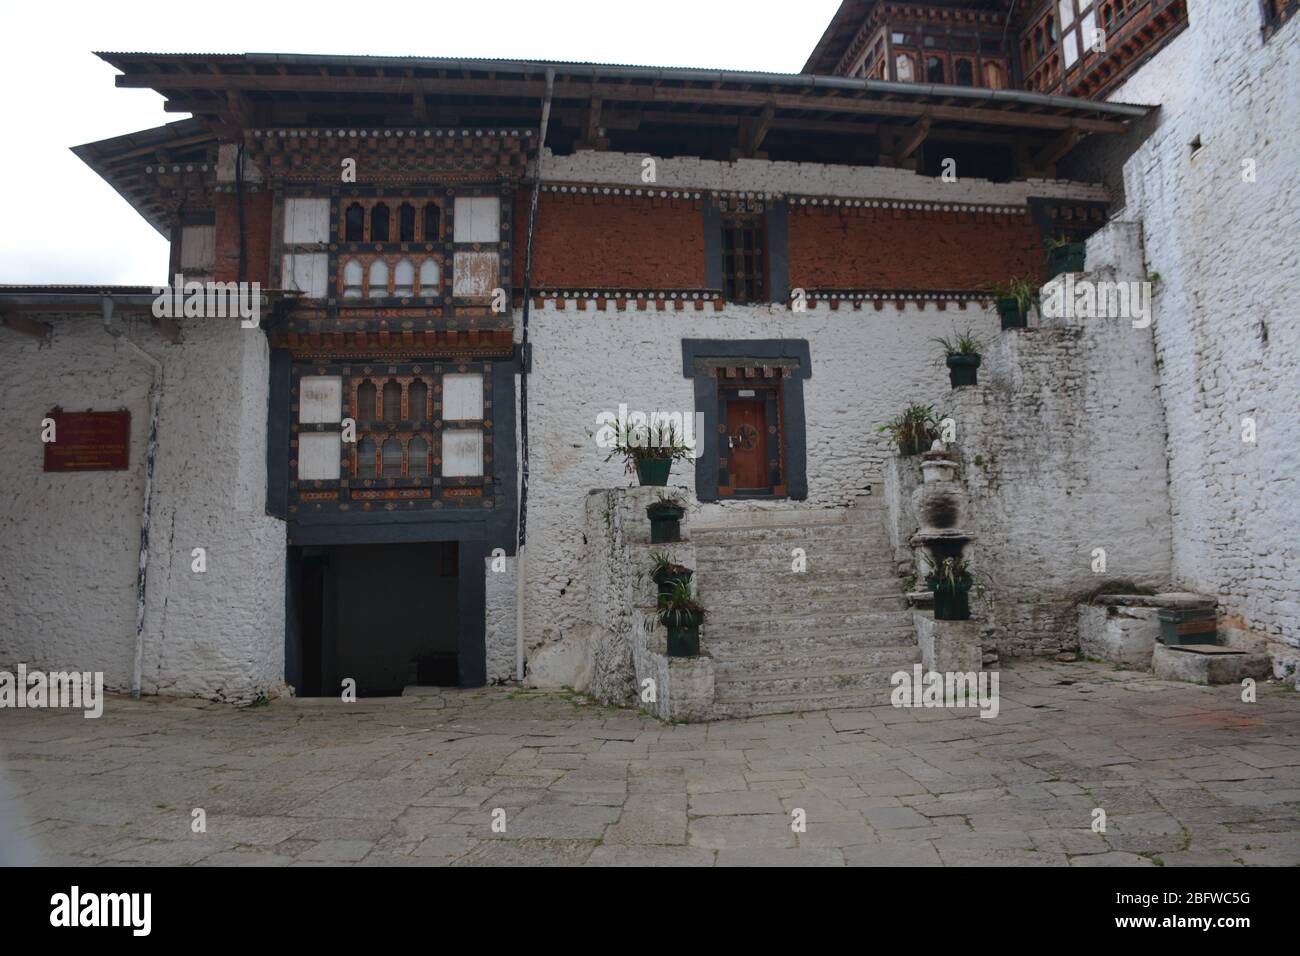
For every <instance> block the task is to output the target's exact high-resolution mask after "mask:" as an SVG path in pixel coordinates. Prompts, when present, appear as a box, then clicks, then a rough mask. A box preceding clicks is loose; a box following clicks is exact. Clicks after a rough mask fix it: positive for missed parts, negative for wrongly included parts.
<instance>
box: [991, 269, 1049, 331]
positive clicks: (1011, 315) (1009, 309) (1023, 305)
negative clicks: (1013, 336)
mask: <svg viewBox="0 0 1300 956" xmlns="http://www.w3.org/2000/svg"><path fill="white" fill-rule="evenodd" d="M988 290H989V292H990V293H992V295H993V297H994V298H995V299H996V300H997V307H998V316H999V317H1000V318H1001V319H1002V328H1004V329H1023V328H1027V327H1028V326H1029V310H1030V309H1032V308H1034V307H1035V306H1037V305H1038V285H1037V284H1036V283H1035V282H1034V281H1033V280H1032V279H1025V278H1014V279H1008V280H1007V281H1006V282H993V283H990V284H989V286H988Z"/></svg>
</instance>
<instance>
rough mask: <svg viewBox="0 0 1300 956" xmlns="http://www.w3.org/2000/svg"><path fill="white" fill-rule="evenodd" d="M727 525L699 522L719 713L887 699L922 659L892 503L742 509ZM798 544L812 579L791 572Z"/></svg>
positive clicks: (696, 530)
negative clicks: (887, 518)
mask: <svg viewBox="0 0 1300 956" xmlns="http://www.w3.org/2000/svg"><path fill="white" fill-rule="evenodd" d="M725 522H726V523H725V524H722V523H706V522H705V521H704V520H703V519H702V520H701V521H700V522H699V523H692V525H691V537H692V539H693V540H694V542H695V548H696V569H695V578H696V585H697V590H698V594H699V597H700V601H701V602H702V603H703V604H704V606H705V607H706V608H707V609H708V611H709V617H708V619H707V621H706V623H705V626H704V629H703V631H702V632H701V636H702V647H701V650H702V651H704V652H706V653H708V654H709V655H711V656H712V658H713V660H714V675H715V698H714V716H716V717H719V718H725V717H749V716H754V715H759V714H780V713H790V712H798V711H807V710H829V709H832V708H837V707H869V706H879V705H881V704H884V703H887V702H888V700H889V692H890V690H891V687H890V683H889V678H890V676H891V675H892V674H893V673H895V672H896V671H899V670H907V669H910V668H911V666H912V665H913V664H914V663H916V662H918V661H919V660H920V655H919V653H918V651H917V645H916V635H915V633H914V630H913V626H912V615H911V612H910V611H909V610H907V602H906V600H905V599H904V597H903V585H902V582H901V581H900V579H899V578H898V576H897V573H896V570H895V566H894V562H893V559H892V550H891V548H890V544H889V539H888V536H887V534H886V532H885V525H884V520H883V500H882V499H874V500H873V499H868V500H867V502H866V503H865V504H862V505H858V506H855V507H853V508H846V509H837V510H834V511H832V510H826V511H761V512H760V511H753V512H733V513H731V514H728V515H726V516H725ZM795 548H802V549H804V553H805V554H806V560H807V569H806V571H804V572H803V573H796V572H795V571H794V570H792V564H793V562H794V560H795V554H794V549H795Z"/></svg>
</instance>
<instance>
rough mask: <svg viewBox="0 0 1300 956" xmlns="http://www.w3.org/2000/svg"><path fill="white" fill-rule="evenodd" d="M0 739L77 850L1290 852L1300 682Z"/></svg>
mask: <svg viewBox="0 0 1300 956" xmlns="http://www.w3.org/2000/svg"><path fill="white" fill-rule="evenodd" d="M0 753H3V755H4V768H5V771H6V773H7V776H8V778H9V782H10V785H11V789H16V790H17V791H18V792H19V793H20V794H22V795H23V797H22V800H23V803H24V804H25V806H26V811H27V820H28V824H29V828H28V831H27V832H28V833H29V834H30V835H31V836H32V837H33V838H34V840H35V841H37V843H38V848H39V849H40V850H41V852H42V854H43V856H42V859H43V861H44V862H49V863H60V864H77V865H103V864H117V865H121V864H205V865H208V864H210V865H231V864H255V865H256V864H267V865H322V864H358V863H359V864H365V865H388V864H417V865H421V864H422V865H448V864H451V865H458V866H463V865H500V864H506V865H508V864H561V865H568V864H591V865H619V864H630V865H646V864H649V865H699V866H714V865H716V866H727V865H747V864H780V865H784V864H797V865H843V864H848V865H943V864H946V865H964V864H990V863H992V864H1012V865H1031V866H1064V865H1071V866H1116V865H1120V866H1124V865H1135V866H1153V865H1160V864H1164V865H1167V866H1176V865H1201V864H1226V865H1232V864H1247V865H1250V864H1256V865H1291V866H1294V865H1296V864H1298V863H1300V694H1297V693H1296V692H1295V690H1294V689H1293V688H1292V687H1290V686H1288V685H1278V684H1267V685H1265V684H1261V685H1260V687H1259V699H1258V702H1256V703H1253V704H1251V703H1243V702H1242V701H1241V700H1240V688H1237V687H1217V688H1208V687H1196V686H1192V685H1185V684H1170V683H1165V682H1162V681H1157V680H1154V679H1152V678H1151V677H1150V675H1146V674H1141V673H1131V672H1117V671H1113V670H1110V669H1107V668H1105V667H1103V666H1100V665H1094V664H1068V665H1061V664H1044V663H1021V664H1019V666H1017V667H1015V668H1014V669H1007V668H1004V669H1003V671H1002V685H1001V712H1000V714H999V716H998V717H996V718H995V719H991V720H989V719H980V718H979V717H978V716H977V711H974V710H966V711H953V710H947V711H945V710H934V709H931V710H921V709H916V710H904V709H894V708H892V707H889V706H883V707H877V708H872V709H867V710H852V711H832V712H828V713H816V714H805V715H795V716H781V717H773V718H755V719H751V720H743V721H728V722H719V723H714V724H710V725H693V726H665V725H661V724H659V723H657V722H655V721H654V720H652V719H650V718H648V717H645V716H643V715H640V714H637V713H635V712H630V711H618V710H613V709H609V708H604V707H600V706H598V705H595V704H592V703H589V702H586V701H585V700H583V699H582V698H577V697H570V696H566V695H557V694H541V693H532V692H525V691H518V690H511V689H508V688H494V689H487V690H479V691H448V692H435V693H430V694H428V695H420V696H414V697H404V698H400V699H386V700H363V701H361V702H359V703H355V704H344V703H341V702H335V701H293V700H284V701H277V702H273V703H271V704H269V705H265V706H260V707H251V708H246V709H242V710H241V709H233V708H231V707H229V706H226V705H218V704H208V703H201V702H185V701H160V700H156V699H155V700H145V701H142V702H134V701H131V700H130V699H129V698H110V699H109V700H108V701H107V704H106V708H105V714H104V716H103V717H102V718H101V719H99V720H86V719H84V718H83V717H82V716H81V715H80V712H66V711H65V712H53V711H28V710H6V711H3V712H0ZM1097 807H1100V808H1102V809H1104V810H1105V811H1106V814H1107V830H1106V833H1105V834H1098V833H1094V832H1092V830H1091V829H1090V825H1091V823H1092V815H1093V809H1094V808H1097ZM195 808H203V809H204V810H205V811H206V817H207V832H206V833H204V834H195V833H192V832H191V827H190V823H191V814H192V811H193V810H194V809H195ZM497 808H501V809H503V810H504V811H505V820H506V829H505V832H504V833H495V832H493V829H492V820H493V815H492V811H493V810H494V809H497ZM796 808H802V809H803V810H804V811H805V812H806V816H807V829H806V832H803V833H795V832H793V831H792V827H791V822H792V811H793V810H795V809H796Z"/></svg>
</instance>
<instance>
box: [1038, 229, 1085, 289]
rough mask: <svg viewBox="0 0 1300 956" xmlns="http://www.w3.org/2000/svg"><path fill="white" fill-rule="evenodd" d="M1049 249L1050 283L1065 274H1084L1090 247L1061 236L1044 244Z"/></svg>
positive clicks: (1048, 274) (1048, 267)
mask: <svg viewBox="0 0 1300 956" xmlns="http://www.w3.org/2000/svg"><path fill="white" fill-rule="evenodd" d="M1043 246H1044V248H1046V249H1047V279H1048V281H1049V282H1050V281H1051V280H1052V279H1054V278H1056V277H1057V276H1059V275H1060V274H1061V273H1063V272H1082V271H1083V269H1084V266H1085V264H1086V263H1087V260H1088V246H1087V244H1085V243H1082V242H1072V241H1071V240H1070V238H1069V237H1068V236H1065V235H1059V236H1053V237H1051V238H1049V239H1047V240H1046V241H1045V242H1044V243H1043Z"/></svg>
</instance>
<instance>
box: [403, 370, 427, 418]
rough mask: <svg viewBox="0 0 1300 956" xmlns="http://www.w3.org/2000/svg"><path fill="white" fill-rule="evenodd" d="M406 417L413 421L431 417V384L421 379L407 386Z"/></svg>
mask: <svg viewBox="0 0 1300 956" xmlns="http://www.w3.org/2000/svg"><path fill="white" fill-rule="evenodd" d="M406 417H407V418H409V419H410V420H411V421H413V422H423V421H427V420H428V419H429V386H428V385H426V384H424V382H422V381H420V380H419V379H416V380H415V381H414V382H412V383H411V384H410V385H408V386H407V387H406Z"/></svg>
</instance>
